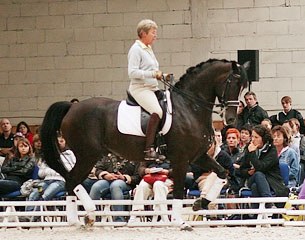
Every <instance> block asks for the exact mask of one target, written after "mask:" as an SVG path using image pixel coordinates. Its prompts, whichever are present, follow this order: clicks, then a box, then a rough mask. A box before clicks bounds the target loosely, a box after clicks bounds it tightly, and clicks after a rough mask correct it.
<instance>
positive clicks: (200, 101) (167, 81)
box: [160, 70, 239, 116]
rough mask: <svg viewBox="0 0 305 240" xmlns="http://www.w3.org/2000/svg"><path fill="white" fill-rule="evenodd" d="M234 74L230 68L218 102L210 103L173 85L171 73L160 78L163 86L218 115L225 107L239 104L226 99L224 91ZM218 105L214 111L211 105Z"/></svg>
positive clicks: (236, 101) (225, 91) (237, 101)
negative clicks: (217, 108)
mask: <svg viewBox="0 0 305 240" xmlns="http://www.w3.org/2000/svg"><path fill="white" fill-rule="evenodd" d="M234 75H236V74H234V73H233V71H232V70H231V71H230V73H229V75H228V77H227V79H226V86H225V89H224V91H223V93H222V96H221V99H220V103H212V102H209V101H207V100H206V99H202V98H198V97H195V96H194V95H192V94H189V93H187V92H185V91H182V90H180V89H179V88H177V87H175V85H173V84H172V82H173V81H174V77H173V74H168V75H167V76H164V75H163V76H162V79H161V80H160V81H161V82H162V83H163V84H164V85H165V86H167V87H168V88H169V89H170V90H171V91H175V92H177V93H178V94H180V95H181V96H183V97H184V98H186V99H188V100H189V101H192V102H195V104H196V106H198V105H201V106H202V107H203V108H205V109H207V110H209V111H210V112H212V113H216V114H218V115H220V116H222V114H223V112H224V111H225V108H226V107H236V106H238V105H239V100H235V101H234V100H232V101H226V93H227V91H228V88H229V85H230V83H231V81H232V78H233V77H236V78H237V76H234ZM206 105H211V106H212V107H208V106H206ZM214 106H215V107H220V110H219V111H215V110H213V107H214Z"/></svg>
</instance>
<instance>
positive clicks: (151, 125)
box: [144, 113, 161, 161]
mask: <svg viewBox="0 0 305 240" xmlns="http://www.w3.org/2000/svg"><path fill="white" fill-rule="evenodd" d="M160 121H161V119H160V118H159V116H158V114H156V113H153V114H151V116H150V119H149V122H148V124H147V129H146V144H145V151H144V152H145V156H144V159H145V160H148V161H150V160H156V159H157V158H158V154H157V153H156V150H155V148H154V142H155V137H156V133H157V130H158V128H159V124H160Z"/></svg>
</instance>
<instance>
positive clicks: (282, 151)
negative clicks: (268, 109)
mask: <svg viewBox="0 0 305 240" xmlns="http://www.w3.org/2000/svg"><path fill="white" fill-rule="evenodd" d="M272 135H273V144H274V146H275V147H276V150H277V155H278V158H279V162H280V163H287V164H288V166H289V184H288V187H289V188H291V187H296V186H297V185H298V182H299V169H300V165H299V159H298V156H297V153H296V151H295V150H293V149H292V148H291V147H289V141H290V139H289V136H288V133H287V131H286V130H285V128H284V127H283V126H280V125H278V126H275V127H274V128H273V129H272Z"/></svg>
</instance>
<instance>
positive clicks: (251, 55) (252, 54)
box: [237, 50, 259, 82]
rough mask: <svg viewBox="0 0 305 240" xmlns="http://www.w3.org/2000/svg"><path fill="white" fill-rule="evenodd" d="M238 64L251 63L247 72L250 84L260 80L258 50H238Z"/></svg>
mask: <svg viewBox="0 0 305 240" xmlns="http://www.w3.org/2000/svg"><path fill="white" fill-rule="evenodd" d="M237 55H238V56H237V57H238V60H237V62H238V63H239V64H244V63H245V62H247V61H250V68H249V69H248V71H247V74H248V79H249V81H250V82H255V81H258V80H259V52H258V50H237Z"/></svg>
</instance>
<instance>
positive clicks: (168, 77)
mask: <svg viewBox="0 0 305 240" xmlns="http://www.w3.org/2000/svg"><path fill="white" fill-rule="evenodd" d="M163 75H164V80H165V81H167V82H170V81H171V79H172V78H173V76H174V75H173V74H172V73H165V74H163Z"/></svg>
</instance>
